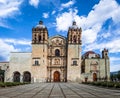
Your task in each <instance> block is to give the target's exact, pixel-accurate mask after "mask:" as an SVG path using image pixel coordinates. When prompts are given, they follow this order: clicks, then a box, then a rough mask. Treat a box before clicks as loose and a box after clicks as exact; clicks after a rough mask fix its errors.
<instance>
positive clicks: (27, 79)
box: [23, 71, 31, 82]
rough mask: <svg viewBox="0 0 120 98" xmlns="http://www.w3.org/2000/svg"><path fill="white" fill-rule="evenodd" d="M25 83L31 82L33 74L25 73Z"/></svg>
mask: <svg viewBox="0 0 120 98" xmlns="http://www.w3.org/2000/svg"><path fill="white" fill-rule="evenodd" d="M23 82H31V73H30V72H28V71H25V72H24V73H23Z"/></svg>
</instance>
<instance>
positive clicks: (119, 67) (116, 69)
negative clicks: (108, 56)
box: [110, 64, 120, 72]
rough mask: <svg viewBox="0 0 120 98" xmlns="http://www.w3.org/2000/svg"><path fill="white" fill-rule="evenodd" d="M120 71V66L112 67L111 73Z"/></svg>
mask: <svg viewBox="0 0 120 98" xmlns="http://www.w3.org/2000/svg"><path fill="white" fill-rule="evenodd" d="M119 70H120V64H115V65H110V72H115V71H119Z"/></svg>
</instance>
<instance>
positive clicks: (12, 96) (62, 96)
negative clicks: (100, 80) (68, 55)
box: [0, 83, 120, 98]
mask: <svg viewBox="0 0 120 98" xmlns="http://www.w3.org/2000/svg"><path fill="white" fill-rule="evenodd" d="M0 98H120V90H112V89H105V88H99V87H95V86H88V85H84V84H78V83H35V84H28V85H21V86H16V87H7V88H0Z"/></svg>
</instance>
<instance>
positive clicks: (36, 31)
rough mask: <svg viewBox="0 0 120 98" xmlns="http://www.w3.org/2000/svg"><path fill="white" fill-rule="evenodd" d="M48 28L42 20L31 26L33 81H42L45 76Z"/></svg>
mask: <svg viewBox="0 0 120 98" xmlns="http://www.w3.org/2000/svg"><path fill="white" fill-rule="evenodd" d="M47 44H48V30H47V28H46V26H45V25H43V22H42V21H40V22H39V24H38V25H37V26H36V27H34V28H32V73H33V74H32V78H33V81H34V82H44V81H46V80H45V79H46V78H47V73H46V72H47Z"/></svg>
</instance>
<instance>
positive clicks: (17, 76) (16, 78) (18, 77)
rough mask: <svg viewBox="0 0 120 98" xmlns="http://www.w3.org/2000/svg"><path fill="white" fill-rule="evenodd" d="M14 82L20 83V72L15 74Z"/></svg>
mask: <svg viewBox="0 0 120 98" xmlns="http://www.w3.org/2000/svg"><path fill="white" fill-rule="evenodd" d="M13 81H14V82H20V73H19V72H18V71H16V72H14V76H13Z"/></svg>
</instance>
